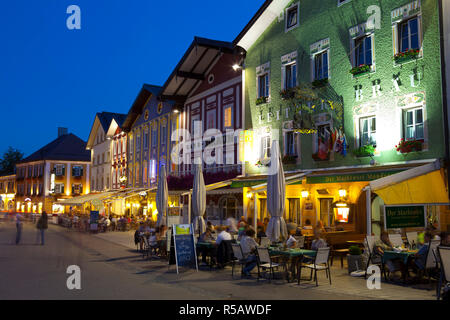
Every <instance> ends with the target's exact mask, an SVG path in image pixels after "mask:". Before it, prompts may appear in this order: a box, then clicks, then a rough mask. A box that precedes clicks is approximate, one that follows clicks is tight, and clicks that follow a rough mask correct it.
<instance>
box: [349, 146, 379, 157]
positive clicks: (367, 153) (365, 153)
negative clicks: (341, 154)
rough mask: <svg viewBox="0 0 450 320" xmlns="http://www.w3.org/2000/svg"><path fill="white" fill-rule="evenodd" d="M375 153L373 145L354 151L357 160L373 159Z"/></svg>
mask: <svg viewBox="0 0 450 320" xmlns="http://www.w3.org/2000/svg"><path fill="white" fill-rule="evenodd" d="M374 153H375V148H374V146H372V145H367V146H361V147H360V148H358V149H355V150H353V154H354V155H355V157H357V158H362V157H373V155H374Z"/></svg>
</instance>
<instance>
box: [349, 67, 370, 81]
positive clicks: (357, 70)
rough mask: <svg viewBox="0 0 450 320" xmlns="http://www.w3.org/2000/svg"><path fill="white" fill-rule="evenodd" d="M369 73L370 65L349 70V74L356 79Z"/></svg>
mask: <svg viewBox="0 0 450 320" xmlns="http://www.w3.org/2000/svg"><path fill="white" fill-rule="evenodd" d="M369 72H370V65H368V64H362V65H360V66H358V67H354V68H352V69H351V70H350V73H351V74H352V75H353V77H354V78H358V77H360V76H363V75H365V74H367V73H369Z"/></svg>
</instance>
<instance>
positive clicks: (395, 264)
mask: <svg viewBox="0 0 450 320" xmlns="http://www.w3.org/2000/svg"><path fill="white" fill-rule="evenodd" d="M393 250H394V246H393V245H392V243H391V241H390V240H389V234H388V233H387V232H386V231H383V232H382V233H381V235H380V239H379V240H377V241H375V244H374V246H373V252H374V254H375V255H378V256H381V257H382V256H383V255H384V252H385V251H393ZM385 264H386V266H387V268H388V271H389V272H392V273H393V272H395V271H398V270H402V264H403V263H402V262H401V260H400V259H390V260H388V261H387V262H386V263H385Z"/></svg>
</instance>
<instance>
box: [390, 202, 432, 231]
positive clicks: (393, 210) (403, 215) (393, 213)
mask: <svg viewBox="0 0 450 320" xmlns="http://www.w3.org/2000/svg"><path fill="white" fill-rule="evenodd" d="M425 214H426V211H425V206H385V207H384V228H385V229H398V228H425V221H426V217H425Z"/></svg>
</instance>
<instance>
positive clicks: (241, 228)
mask: <svg viewBox="0 0 450 320" xmlns="http://www.w3.org/2000/svg"><path fill="white" fill-rule="evenodd" d="M248 229H250V228H248V227H247V226H245V225H244V224H243V223H241V224H239V229H238V237H237V240H238V241H241V239H242V237H244V236H245V231H246V230H248Z"/></svg>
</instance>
